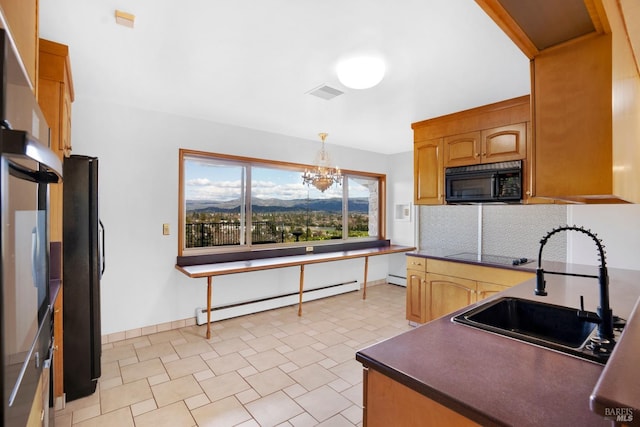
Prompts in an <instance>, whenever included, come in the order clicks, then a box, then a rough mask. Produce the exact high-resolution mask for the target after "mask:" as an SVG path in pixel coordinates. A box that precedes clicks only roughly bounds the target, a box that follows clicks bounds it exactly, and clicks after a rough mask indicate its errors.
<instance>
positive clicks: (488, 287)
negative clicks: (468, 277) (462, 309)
mask: <svg viewBox="0 0 640 427" xmlns="http://www.w3.org/2000/svg"><path fill="white" fill-rule="evenodd" d="M506 289H509V286H504V285H497V284H495V283H487V282H478V290H477V292H476V301H480V300H483V299H485V298H488V297H490V296H492V295H495V294H497V293H498V292H502V291H504V290H506Z"/></svg>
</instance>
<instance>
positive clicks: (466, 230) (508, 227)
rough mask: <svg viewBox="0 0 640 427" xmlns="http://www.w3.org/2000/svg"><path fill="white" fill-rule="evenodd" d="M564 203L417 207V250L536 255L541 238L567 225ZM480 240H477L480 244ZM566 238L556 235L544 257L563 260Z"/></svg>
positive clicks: (515, 255)
mask: <svg viewBox="0 0 640 427" xmlns="http://www.w3.org/2000/svg"><path fill="white" fill-rule="evenodd" d="M566 221H567V208H566V206H564V205H448V206H421V207H420V241H419V247H420V249H425V250H445V251H446V250H452V251H458V252H476V251H477V250H478V246H479V245H480V247H481V251H482V253H485V254H491V255H504V256H510V257H527V258H535V259H537V258H538V250H539V247H540V239H542V237H544V236H545V234H546V233H547V232H548V231H550V230H551V229H553V228H554V227H557V226H559V225H564V224H566ZM479 242H480V243H479ZM566 254H567V239H566V237H565V236H562V235H557V236H555V237H553V238H552V239H550V240H549V242H548V243H547V245H546V246H545V248H544V259H545V260H553V261H562V262H565V261H566V258H567V255H566Z"/></svg>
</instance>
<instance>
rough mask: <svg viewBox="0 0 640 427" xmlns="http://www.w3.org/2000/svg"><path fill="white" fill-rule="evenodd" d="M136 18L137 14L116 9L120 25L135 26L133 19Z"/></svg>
mask: <svg viewBox="0 0 640 427" xmlns="http://www.w3.org/2000/svg"><path fill="white" fill-rule="evenodd" d="M135 19H136V17H135V15H132V14H130V13H127V12H123V11H121V10H116V24H118V25H122V26H125V27H129V28H133V21H135Z"/></svg>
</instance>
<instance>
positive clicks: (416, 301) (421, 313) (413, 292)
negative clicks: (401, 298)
mask: <svg viewBox="0 0 640 427" xmlns="http://www.w3.org/2000/svg"><path fill="white" fill-rule="evenodd" d="M427 319H428V316H427V283H426V280H425V273H424V272H423V271H418V270H407V320H408V321H410V322H416V323H425V322H426V321H427Z"/></svg>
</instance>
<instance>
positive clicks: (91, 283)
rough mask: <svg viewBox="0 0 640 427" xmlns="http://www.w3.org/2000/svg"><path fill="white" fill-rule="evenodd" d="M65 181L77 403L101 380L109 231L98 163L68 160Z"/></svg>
mask: <svg viewBox="0 0 640 427" xmlns="http://www.w3.org/2000/svg"><path fill="white" fill-rule="evenodd" d="M63 176H64V187H63V224H62V226H63V276H62V277H63V279H62V283H63V294H62V295H63V316H62V319H63V331H64V333H63V348H64V353H63V355H64V391H65V394H66V400H67V401H72V400H75V399H78V398H81V397H84V396H88V395H90V394H93V392H94V391H95V390H96V384H97V382H98V378H99V377H100V356H101V353H102V348H101V345H102V342H101V328H100V278H101V277H102V273H103V272H104V228H103V227H102V223H101V222H100V219H99V216H98V159H97V158H96V157H89V156H78V155H73V156H71V157H68V158H66V159H64V164H63Z"/></svg>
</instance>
